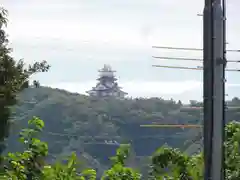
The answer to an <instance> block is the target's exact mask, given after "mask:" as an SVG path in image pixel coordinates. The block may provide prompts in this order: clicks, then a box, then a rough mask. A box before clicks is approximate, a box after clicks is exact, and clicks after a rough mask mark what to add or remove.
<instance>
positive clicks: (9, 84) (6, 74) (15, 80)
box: [0, 8, 50, 155]
mask: <svg viewBox="0 0 240 180" xmlns="http://www.w3.org/2000/svg"><path fill="white" fill-rule="evenodd" d="M7 14H8V13H7V11H6V10H5V9H4V8H0V123H1V126H0V155H1V153H2V152H3V150H4V148H5V146H4V141H5V139H6V137H7V136H8V133H9V127H10V124H11V121H10V115H11V109H10V108H9V107H10V106H13V105H15V104H16V103H17V94H18V93H20V92H21V91H22V90H23V89H25V88H27V87H28V81H29V78H30V77H31V76H32V75H33V74H35V73H38V72H46V71H48V69H49V68H50V66H49V65H48V64H47V62H46V61H42V62H36V63H34V64H33V65H28V67H27V68H26V64H25V63H24V61H23V60H19V61H16V60H14V59H13V57H12V56H11V51H12V50H11V49H10V48H8V39H7V35H6V32H5V31H4V26H7Z"/></svg>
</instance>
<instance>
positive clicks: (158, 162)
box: [0, 117, 240, 180]
mask: <svg viewBox="0 0 240 180" xmlns="http://www.w3.org/2000/svg"><path fill="white" fill-rule="evenodd" d="M28 126H29V127H28V128H27V129H23V130H22V131H21V133H20V138H19V139H20V142H21V143H23V144H24V147H25V149H24V151H23V152H22V153H19V152H17V153H8V155H7V156H6V157H5V158H4V159H5V169H4V171H2V173H1V174H0V179H3V180H7V179H11V180H52V179H55V180H96V179H97V173H96V171H95V170H94V169H91V168H87V169H83V170H82V171H79V161H78V160H77V156H76V154H75V153H72V155H71V156H70V157H69V158H68V159H67V162H63V161H57V162H55V163H53V164H47V163H46V161H45V158H46V157H47V155H48V146H47V144H46V143H45V142H42V141H40V139H38V138H37V137H38V135H39V133H40V132H42V129H43V127H44V122H43V121H42V120H40V119H39V118H37V117H33V118H32V119H31V120H29V121H28ZM239 143H240V123H237V122H232V123H229V124H228V125H227V126H226V141H225V148H226V161H225V167H226V174H227V178H226V180H238V179H239V177H240V176H239V174H240V163H239V162H240V161H239V160H240V154H239ZM129 154H130V145H128V144H122V145H121V146H120V147H119V148H118V149H117V151H116V155H115V156H113V157H111V158H110V159H111V161H112V166H111V167H110V168H109V169H108V170H106V171H105V172H104V174H103V175H102V177H101V179H102V180H141V179H143V176H142V174H141V173H139V172H138V171H136V170H134V169H133V168H131V167H128V166H127V165H126V160H127V159H128V157H129ZM0 172H1V171H0ZM147 179H148V180H165V179H167V180H175V179H180V180H195V179H196V180H203V156H202V153H200V154H197V155H193V156H188V155H186V154H184V153H182V152H180V151H179V150H177V149H174V148H170V147H167V146H163V147H161V148H159V149H158V150H157V151H156V152H155V153H154V154H153V156H152V158H151V165H150V172H149V175H148V178H147Z"/></svg>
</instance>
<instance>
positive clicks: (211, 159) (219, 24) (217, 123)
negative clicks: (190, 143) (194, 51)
mask: <svg viewBox="0 0 240 180" xmlns="http://www.w3.org/2000/svg"><path fill="white" fill-rule="evenodd" d="M223 29H224V28H223V9H222V5H221V0H205V7H204V45H203V46H204V48H203V49H204V53H203V56H204V62H203V66H204V67H203V68H204V75H203V76H204V87H203V88H204V163H205V174H204V176H205V180H209V179H211V180H222V179H223V173H222V172H223V170H224V169H223V133H224V127H223V122H224V112H223V111H224V106H225V103H224V96H225V95H224V88H225V87H224V83H225V79H224V68H225V67H224V66H225V59H224V51H223V49H224V43H225V42H224V36H223Z"/></svg>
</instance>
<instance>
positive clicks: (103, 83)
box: [87, 64, 127, 98]
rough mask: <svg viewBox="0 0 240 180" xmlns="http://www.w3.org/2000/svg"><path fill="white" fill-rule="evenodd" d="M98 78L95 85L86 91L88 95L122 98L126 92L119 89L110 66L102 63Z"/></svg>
mask: <svg viewBox="0 0 240 180" xmlns="http://www.w3.org/2000/svg"><path fill="white" fill-rule="evenodd" d="M98 72H99V78H98V79H97V81H98V82H97V85H96V86H95V87H93V88H92V89H91V90H89V91H87V93H88V94H89V95H90V96H94V97H115V98H124V97H125V96H126V95H127V93H126V92H124V91H122V90H121V87H119V86H118V83H117V82H116V81H117V79H116V78H115V75H114V73H115V72H116V71H113V70H112V68H111V66H109V65H106V64H105V65H104V67H103V68H102V69H100V70H99V71H98Z"/></svg>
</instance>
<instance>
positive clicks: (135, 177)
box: [101, 145, 141, 180]
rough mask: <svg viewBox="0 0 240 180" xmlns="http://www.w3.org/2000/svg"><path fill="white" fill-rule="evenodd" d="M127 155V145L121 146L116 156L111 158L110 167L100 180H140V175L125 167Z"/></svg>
mask: <svg viewBox="0 0 240 180" xmlns="http://www.w3.org/2000/svg"><path fill="white" fill-rule="evenodd" d="M128 155H129V145H121V146H120V148H119V149H118V150H117V152H116V156H114V157H112V158H111V160H112V162H113V165H112V167H111V168H110V169H109V170H107V171H106V172H105V173H104V175H103V177H102V178H101V179H102V180H140V179H141V174H139V173H138V172H136V171H135V170H133V169H132V168H129V167H125V161H126V159H127V158H128Z"/></svg>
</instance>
